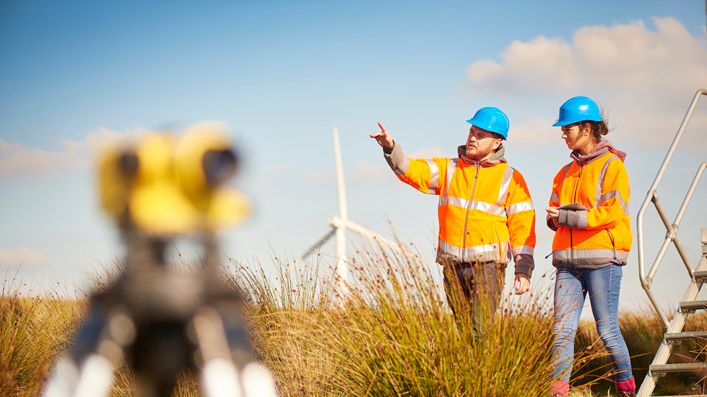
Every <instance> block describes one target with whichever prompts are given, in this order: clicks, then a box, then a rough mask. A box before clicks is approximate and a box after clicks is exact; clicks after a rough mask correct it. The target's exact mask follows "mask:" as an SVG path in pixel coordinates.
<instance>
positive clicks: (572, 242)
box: [570, 163, 584, 265]
mask: <svg viewBox="0 0 707 397" xmlns="http://www.w3.org/2000/svg"><path fill="white" fill-rule="evenodd" d="M578 165H579V175H578V176H577V183H575V184H574V193H572V203H576V202H577V190H578V188H579V183H580V182H581V181H582V170H583V169H584V166H583V165H582V164H579V163H578ZM572 229H573V228H570V263H572V264H573V265H574V241H573V238H572V237H573V236H572Z"/></svg>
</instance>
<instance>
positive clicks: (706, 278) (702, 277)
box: [692, 270, 707, 283]
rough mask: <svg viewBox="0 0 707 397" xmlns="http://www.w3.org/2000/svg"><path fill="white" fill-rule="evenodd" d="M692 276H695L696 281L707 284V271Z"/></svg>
mask: <svg viewBox="0 0 707 397" xmlns="http://www.w3.org/2000/svg"><path fill="white" fill-rule="evenodd" d="M692 274H694V275H695V281H699V282H703V283H704V282H707V270H700V271H696V272H693V273H692Z"/></svg>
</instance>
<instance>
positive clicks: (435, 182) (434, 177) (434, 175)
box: [425, 160, 439, 194]
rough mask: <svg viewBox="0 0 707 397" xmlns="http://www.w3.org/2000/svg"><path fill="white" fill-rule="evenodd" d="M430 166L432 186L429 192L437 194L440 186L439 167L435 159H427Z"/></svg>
mask: <svg viewBox="0 0 707 397" xmlns="http://www.w3.org/2000/svg"><path fill="white" fill-rule="evenodd" d="M425 161H426V162H427V166H428V167H430V187H429V191H428V193H430V194H435V193H436V192H437V188H438V187H439V167H438V166H437V163H436V162H435V161H434V160H425Z"/></svg>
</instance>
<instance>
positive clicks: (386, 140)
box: [369, 121, 395, 149]
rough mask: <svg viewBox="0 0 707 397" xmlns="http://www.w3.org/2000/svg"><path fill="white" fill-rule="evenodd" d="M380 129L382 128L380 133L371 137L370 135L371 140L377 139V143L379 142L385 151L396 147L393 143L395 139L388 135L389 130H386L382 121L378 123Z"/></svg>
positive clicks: (375, 133)
mask: <svg viewBox="0 0 707 397" xmlns="http://www.w3.org/2000/svg"><path fill="white" fill-rule="evenodd" d="M378 128H380V129H381V130H380V131H377V132H374V133H372V134H371V135H369V136H370V137H371V138H373V139H375V140H376V142H378V144H379V145H381V147H382V148H383V149H390V148H392V147H393V145H395V143H394V142H393V138H392V137H391V136H390V134H388V130H386V129H385V126H384V125H383V123H381V122H380V121H379V122H378Z"/></svg>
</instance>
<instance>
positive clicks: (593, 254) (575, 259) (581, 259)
mask: <svg viewBox="0 0 707 397" xmlns="http://www.w3.org/2000/svg"><path fill="white" fill-rule="evenodd" d="M614 253H615V254H616V256H615V257H614ZM627 259H628V251H622V250H616V251H614V250H613V249H577V248H574V249H564V250H555V251H552V264H553V265H554V266H576V267H593V266H602V265H606V264H607V263H612V262H613V263H618V264H625V263H626V260H627Z"/></svg>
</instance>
